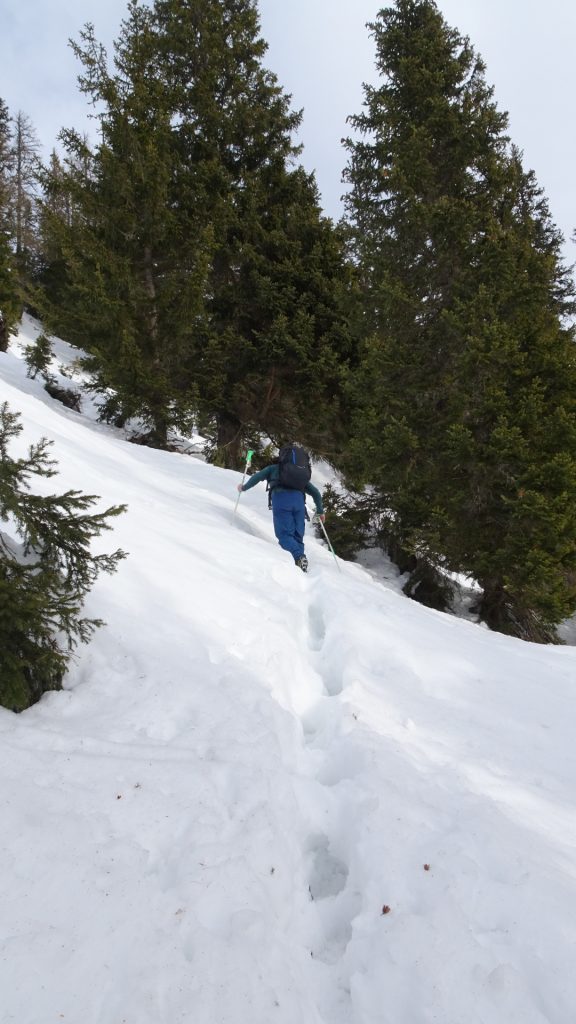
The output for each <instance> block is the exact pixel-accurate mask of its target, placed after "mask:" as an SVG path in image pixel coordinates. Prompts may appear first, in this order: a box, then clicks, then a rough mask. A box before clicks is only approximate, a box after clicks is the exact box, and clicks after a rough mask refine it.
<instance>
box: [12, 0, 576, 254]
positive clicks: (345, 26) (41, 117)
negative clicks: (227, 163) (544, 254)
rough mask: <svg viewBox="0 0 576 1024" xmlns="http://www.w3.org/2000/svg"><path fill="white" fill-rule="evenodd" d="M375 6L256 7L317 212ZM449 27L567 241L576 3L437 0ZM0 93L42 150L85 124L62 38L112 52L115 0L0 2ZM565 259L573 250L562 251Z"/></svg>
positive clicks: (572, 204) (334, 163)
mask: <svg viewBox="0 0 576 1024" xmlns="http://www.w3.org/2000/svg"><path fill="white" fill-rule="evenodd" d="M382 6H386V4H384V3H378V2H377V0H260V13H261V22H262V34H263V36H264V38H265V39H266V40H267V42H268V43H269V51H268V55H267V65H268V67H269V68H270V69H271V70H273V71H274V72H275V73H276V74H277V75H278V78H279V80H280V83H281V84H282V86H283V87H284V88H285V89H286V91H288V92H290V93H292V97H293V106H294V107H295V108H301V107H302V108H304V122H303V127H302V133H301V141H302V142H303V143H304V147H305V148H304V153H303V156H302V162H303V163H304V165H305V166H306V168H307V169H309V170H315V172H316V177H317V181H318V185H319V188H320V192H321V195H322V201H323V205H324V209H325V211H326V213H327V214H329V215H330V216H332V217H336V218H337V217H338V216H339V215H340V213H341V205H340V196H341V194H342V191H343V186H342V184H341V180H340V179H341V173H342V167H343V166H344V163H345V154H344V151H343V149H342V148H341V145H340V139H341V138H342V136H343V135H345V134H346V132H347V129H346V117H347V115H348V114H352V113H357V112H358V111H359V110H360V108H361V105H362V82H364V81H375V77H374V44H373V41H372V40H371V38H370V37H369V34H368V30H367V29H366V27H365V25H366V22H367V21H370V20H372V19H373V18H374V17H375V15H376V13H377V11H378V10H379V8H380V7H382ZM438 6H439V7H440V10H441V11H442V13H443V15H444V17H445V18H446V20H447V22H448V23H449V24H450V25H451V26H452V27H455V28H457V29H458V30H459V31H460V32H461V33H462V34H464V35H468V36H469V37H470V39H471V42H472V44H473V46H474V48H475V50H476V51H477V52H478V53H480V55H481V56H482V57H483V58H484V61H485V63H486V66H487V80H488V82H489V83H490V84H492V85H493V86H494V88H495V98H496V101H497V103H498V106H499V107H500V109H502V110H506V111H508V113H509V116H510V135H511V138H512V141H513V142H514V143H516V145H517V146H519V147H520V148H521V149H522V150H523V151H524V163H525V166H526V167H527V168H528V167H530V168H532V169H533V170H534V171H535V172H536V177H537V179H538V182H539V184H540V185H541V186H542V187H543V188H544V190H545V192H546V195H547V196H548V199H549V203H550V209H551V212H552V217H553V220H554V221H555V223H556V224H557V225H558V227H559V228H560V229H561V230H562V231H563V233H564V235H565V237H566V239H567V241H568V240H570V239H571V236H572V232H573V230H574V228H576V201H575V200H574V187H573V181H574V176H575V174H574V167H575V165H576V132H575V131H574V127H573V126H574V112H573V111H574V101H575V96H576V61H575V59H574V52H575V48H576V4H574V3H573V0H548V2H547V3H545V4H542V3H541V2H536V0H438ZM2 7H3V10H2V17H1V30H0V69H1V70H0V96H1V97H2V98H3V99H4V100H5V102H6V103H7V104H8V107H9V109H10V112H11V113H13V114H14V113H16V111H17V110H22V111H24V112H25V113H26V114H28V115H29V117H30V118H31V120H32V122H33V124H34V125H35V127H36V130H37V132H38V135H39V137H40V140H41V142H42V144H43V146H44V147H45V148H46V150H47V151H49V150H50V149H51V148H52V146H53V145H54V143H55V140H56V136H57V134H58V131H59V129H60V128H61V127H63V126H67V127H77V128H81V129H85V127H86V121H85V114H86V111H87V106H86V102H85V98H84V97H83V96H81V94H80V93H79V91H78V88H77V84H76V78H77V74H78V70H79V69H78V65H77V62H76V60H75V58H74V56H73V54H72V53H71V51H70V49H69V47H68V45H67V40H68V38H69V37H70V36H72V37H74V38H78V34H79V30H80V28H81V27H82V25H83V24H84V23H85V22H87V21H92V22H93V23H94V25H95V28H96V35H97V38H98V39H99V40H100V41H101V42H103V43H104V44H105V45H107V46H108V47H110V44H111V42H112V40H113V39H114V38H115V36H116V35H117V32H118V28H119V25H120V21H121V19H122V17H123V15H124V13H125V11H126V4H125V3H124V2H123V0H19V2H17V3H16V2H15V0H3V3H2ZM566 252H567V255H568V258H569V259H570V261H571V262H572V261H574V260H575V259H576V250H575V246H574V244H573V243H571V242H570V244H569V245H567V249H566Z"/></svg>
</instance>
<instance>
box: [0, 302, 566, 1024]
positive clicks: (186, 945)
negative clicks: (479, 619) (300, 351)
mask: <svg viewBox="0 0 576 1024" xmlns="http://www.w3.org/2000/svg"><path fill="white" fill-rule="evenodd" d="M38 331H39V325H38V324H35V323H34V322H33V321H31V320H30V319H29V318H28V317H25V318H24V325H23V329H22V331H21V333H20V338H19V341H14V342H13V343H12V345H11V347H10V351H9V352H8V353H0V394H2V397H3V398H4V397H5V398H6V399H7V401H8V402H9V404H10V407H11V408H12V409H15V410H16V409H17V410H19V411H20V413H21V416H22V420H21V423H22V428H23V430H22V434H21V435H20V436H19V437H18V439H16V440H15V441H14V444H13V445H10V454H11V455H12V456H14V457H17V456H19V455H24V453H25V451H26V450H27V447H28V445H29V444H32V443H33V442H37V441H38V439H39V438H40V437H42V436H44V437H48V438H51V439H52V440H53V441H54V448H53V452H52V454H53V456H54V458H55V459H56V460H57V463H58V466H57V468H58V475H57V477H55V478H54V479H50V480H46V479H43V478H35V479H34V480H32V481H31V488H32V491H33V493H42V494H48V493H55V492H56V493H62V492H63V491H66V490H69V489H73V490H79V491H82V492H84V493H88V494H98V495H100V496H101V498H100V501H99V502H98V508H99V509H104V508H106V507H108V506H110V505H112V504H119V503H124V502H125V503H127V505H128V510H127V512H126V514H125V515H122V516H119V517H118V518H117V519H116V520H115V521H114V523H113V524H111V525H113V530H112V531H111V532H110V533H107V534H106V535H104V536H103V537H102V538H99V539H98V540H97V541H96V542H95V547H96V546H97V548H98V550H101V551H113V550H114V549H115V548H116V547H122V548H123V549H124V550H126V551H128V552H129V555H128V558H127V559H126V560H125V561H123V562H122V563H121V564H120V566H119V569H118V572H117V573H116V574H115V575H114V576H112V577H110V576H106V575H103V576H101V577H100V578H99V579H98V581H97V583H96V585H95V587H94V588H93V590H92V591H91V592H90V594H89V595H88V598H87V601H86V608H85V611H86V614H87V615H88V616H90V617H95V618H102V619H103V620H105V622H106V623H107V625H106V626H104V627H103V628H102V629H100V630H98V631H97V633H96V635H95V636H94V638H93V640H92V642H91V644H90V645H89V646H88V647H85V646H82V647H81V648H80V649H79V650H78V651H77V652H76V654H75V656H74V658H73V659H72V660H71V664H70V671H69V673H68V674H67V677H66V680H65V690H64V692H62V693H52V694H45V695H44V697H43V699H42V700H41V701H40V703H39V704H37V705H35V707H33V708H31V709H29V710H28V711H26V712H24V713H23V714H21V715H15V714H13V713H12V712H9V711H6V710H4V709H3V708H0V822H1V832H0V948H1V950H2V955H1V956H0V993H1V1000H0V1004H1V1011H0V1014H1V1018H0V1019H1V1020H2V1024H59V1022H62V1024H121V1022H124V1024H177V1022H178V1024H352V1022H354V1024H391V1022H394V1024H430V1022H432V1021H436V1022H437V1024H519V1022H521V1024H573V1022H574V1019H575V1015H574V1007H575V1006H576V972H575V971H574V922H575V920H576V873H575V870H574V854H575V850H576V809H575V801H574V794H575V792H576V747H575V745H574V680H575V678H576V646H574V641H575V640H576V636H575V635H574V633H573V632H572V643H567V645H566V646H562V647H559V646H546V645H536V644H526V643H523V642H522V641H521V640H515V639H513V638H512V637H506V636H503V635H502V634H498V633H491V632H489V631H488V630H487V629H485V628H483V627H481V626H478V625H476V624H474V623H472V622H470V621H463V619H461V618H457V617H455V616H452V615H443V614H441V613H440V612H436V611H432V610H431V609H428V608H423V607H422V606H421V605H418V604H416V602H414V601H410V600H409V599H408V598H406V597H405V596H404V595H403V594H402V593H401V592H400V588H401V585H402V582H403V581H402V578H401V577H399V576H398V574H397V573H396V572H394V570H393V567H392V566H390V565H389V564H387V563H386V561H385V560H383V559H379V560H374V561H371V565H372V569H371V572H370V573H368V572H366V571H365V570H364V569H363V568H362V566H361V565H356V564H353V563H351V562H343V561H340V562H339V563H338V564H339V565H340V570H338V569H337V568H336V566H335V564H334V561H333V559H332V557H331V555H330V553H329V551H328V550H327V549H326V547H322V546H321V545H320V543H319V541H318V540H316V539H315V538H314V537H313V536H312V530H311V529H310V528H308V529H307V531H306V538H305V540H306V551H307V554H308V557H309V559H310V570H309V572H308V573H307V574H306V575H304V573H301V572H300V570H298V569H296V568H295V566H294V564H293V562H292V559H291V557H290V555H288V554H287V553H286V552H285V551H282V550H281V548H280V547H279V546H278V544H277V543H276V540H275V538H274V535H273V529H272V522H271V516H270V513H269V512H268V508H267V501H266V493H265V490H264V487H263V486H258V487H255V488H253V489H252V490H250V491H248V492H247V493H246V494H243V495H242V501H241V502H240V504H239V507H238V510H237V512H234V505H235V500H236V497H237V493H236V484H237V483H238V482H239V481H240V479H241V475H240V473H234V472H231V471H227V470H223V469H219V468H217V467H216V466H210V465H207V464H206V463H204V462H202V461H200V460H198V459H195V458H188V457H184V456H181V455H177V454H174V453H172V452H159V451H153V450H152V449H150V448H144V447H142V446H141V445H133V444H128V443H126V441H125V440H124V439H123V433H122V432H121V431H120V430H118V429H115V428H112V427H106V426H104V425H102V424H96V423H94V415H95V404H94V401H93V396H90V395H89V394H86V393H85V394H84V395H83V399H82V412H81V413H80V414H78V413H76V412H73V411H71V410H69V409H65V408H64V406H63V405H62V404H61V403H59V402H57V401H55V400H53V399H51V398H49V397H48V395H47V394H46V392H45V391H44V390H43V387H42V381H41V380H40V379H37V380H30V379H29V378H28V377H27V376H26V367H25V364H24V361H23V358H22V348H21V344H24V345H25V344H27V343H30V342H32V341H33V340H34V339H35V338H36V337H37V335H38ZM54 350H55V351H54V356H55V358H54V360H53V362H52V365H51V366H50V372H51V373H53V374H54V376H55V378H56V379H57V380H58V382H59V383H60V384H61V385H65V386H66V387H70V384H71V379H70V377H64V376H62V375H61V373H60V371H59V367H60V366H61V365H67V366H68V372H70V362H71V360H72V359H73V358H74V357H75V356H77V354H78V353H77V350H73V349H71V348H70V347H69V346H67V345H65V344H64V343H61V342H57V341H56V342H55V346H54ZM72 381H74V382H75V383H76V384H78V383H79V374H78V371H77V370H76V371H72ZM320 468H322V467H318V466H316V465H315V466H314V470H313V478H314V480H315V481H316V483H318V484H322V476H321V474H320V473H319V472H318V470H319V469H320ZM1 526H2V529H3V531H4V533H5V534H6V533H8V534H9V533H10V532H11V529H10V523H6V522H3V523H2V524H1ZM328 530H329V531H331V527H330V524H328ZM367 554H368V553H367ZM364 560H365V558H364ZM575 623H576V619H573V620H572V626H573V627H574V624H575ZM385 908H386V909H385Z"/></svg>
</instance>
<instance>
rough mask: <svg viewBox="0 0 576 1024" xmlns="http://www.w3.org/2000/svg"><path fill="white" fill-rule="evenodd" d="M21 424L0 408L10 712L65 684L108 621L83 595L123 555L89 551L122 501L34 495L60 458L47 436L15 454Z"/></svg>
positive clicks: (2, 680)
mask: <svg viewBox="0 0 576 1024" xmlns="http://www.w3.org/2000/svg"><path fill="white" fill-rule="evenodd" d="M21 429H22V427H21V425H20V424H19V423H18V416H17V414H16V413H13V412H11V411H10V409H9V408H8V405H7V404H6V403H4V404H3V405H2V406H0V523H3V524H4V528H3V529H2V530H0V704H1V705H2V706H3V707H6V708H9V709H10V710H12V711H22V710H23V709H24V708H26V707H29V706H30V704H33V703H34V702H35V701H37V700H39V698H40V697H41V695H42V693H44V692H45V691H46V690H57V689H60V687H61V684H62V679H63V677H64V674H65V671H66V666H67V664H68V661H69V658H70V653H71V651H72V650H73V649H74V647H75V646H76V645H77V643H78V642H82V643H86V642H87V641H88V640H89V639H90V637H91V635H92V633H93V631H94V629H95V628H96V627H97V626H99V625H102V623H101V622H100V620H97V619H88V618H83V617H82V605H83V602H84V598H85V597H86V594H87V593H88V591H89V590H90V589H91V587H92V584H93V583H94V581H95V580H96V578H97V576H98V574H99V573H100V572H114V571H115V569H116V567H117V563H118V561H119V559H121V558H123V557H124V552H122V551H116V552H114V553H113V554H111V555H105V554H104V555H92V554H91V552H90V541H91V539H92V538H93V537H96V536H98V534H100V533H101V531H102V530H106V529H109V528H110V523H109V519H110V517H113V516H117V515H119V514H120V513H121V512H123V511H124V506H120V505H117V506H113V507H111V508H109V509H107V510H106V511H105V512H99V513H89V512H88V511H87V510H88V509H89V508H90V507H91V506H92V505H93V504H94V502H95V501H96V500H97V499H96V497H95V496H94V495H86V494H82V493H81V492H80V491H66V492H65V493H64V494H51V495H48V496H41V495H38V494H33V493H31V491H30V484H29V479H30V477H31V476H32V475H39V476H43V477H51V476H54V474H55V470H54V461H53V460H52V459H51V458H50V457H49V455H48V446H49V443H48V442H47V441H46V440H42V441H40V442H39V443H38V444H35V445H32V446H31V447H30V450H29V453H28V455H27V456H26V457H23V458H14V457H12V455H11V454H10V452H9V445H10V443H11V441H12V440H13V439H14V438H15V437H16V436H17V435H18V433H19V432H20V431H21Z"/></svg>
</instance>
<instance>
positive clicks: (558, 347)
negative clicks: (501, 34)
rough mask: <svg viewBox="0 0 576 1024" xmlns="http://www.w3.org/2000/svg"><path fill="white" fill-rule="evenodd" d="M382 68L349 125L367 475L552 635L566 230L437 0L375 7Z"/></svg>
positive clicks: (441, 557)
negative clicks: (563, 236) (563, 241)
mask: <svg viewBox="0 0 576 1024" xmlns="http://www.w3.org/2000/svg"><path fill="white" fill-rule="evenodd" d="M371 30H372V33H373V35H374V38H375V41H376V49H377V67H378V69H379V71H380V74H381V76H382V80H381V83H380V84H379V85H377V86H375V87H367V88H366V93H365V95H366V104H365V111H364V112H363V113H362V114H361V115H359V116H357V117H355V118H352V119H351V121H352V124H353V126H354V127H355V128H356V129H357V131H358V132H359V137H358V138H356V139H350V140H348V143H347V145H348V149H349V152H350V162H349V165H348V169H347V175H348V179H349V181H350V184H351V191H350V193H349V196H348V199H347V209H348V213H349V217H350V221H351V226H352V231H353V236H354V249H355V258H356V260H357V262H358V264H359V271H360V277H361V280H362V283H363V287H364V303H365V311H366V316H365V323H366V332H365V334H366V337H365V342H364V351H363V359H362V366H361V369H360V371H359V373H358V375H357V377H356V381H355V395H354V399H355V402H356V428H355V438H354V442H353V445H352V448H351V454H353V460H352V462H353V464H354V466H355V475H356V482H369V483H371V484H373V485H375V487H376V488H377V490H378V492H379V494H380V496H381V503H382V508H383V509H385V510H386V514H387V515H388V517H389V523H390V529H391V531H392V532H393V533H395V535H396V537H397V538H398V539H399V540H400V542H401V543H402V544H403V545H404V546H408V547H410V548H411V549H412V550H413V551H415V552H417V553H418V554H419V555H420V556H425V557H426V558H428V559H429V560H430V561H431V562H432V564H433V565H436V566H440V567H444V568H447V569H450V570H454V571H457V572H464V573H468V574H471V575H474V576H475V578H476V579H477V581H478V582H479V583H480V585H481V587H482V589H483V597H482V601H481V614H482V616H483V617H484V618H485V619H486V621H488V622H489V624H490V625H492V626H494V627H495V628H500V629H503V630H506V631H509V632H512V633H514V634H516V635H519V636H524V637H526V638H532V639H536V640H546V639H550V638H551V637H553V635H554V632H553V627H554V624H555V623H557V622H558V621H560V620H561V619H562V618H563V617H564V616H565V615H567V614H569V613H570V612H571V611H572V610H573V609H574V607H575V606H576V591H575V588H574V584H573V580H574V569H575V567H576V517H575V515H574V511H573V510H574V509H575V508H576V503H575V498H576V493H575V487H576V408H575V404H574V401H575V396H576V378H575V364H574V345H573V337H572V332H571V330H570V328H569V327H568V326H567V323H568V320H567V318H568V317H569V316H570V314H571V313H572V312H573V305H572V302H573V294H572V286H571V283H570V279H569V275H568V273H567V271H566V269H565V268H564V267H563V265H562V261H561V258H560V245H561V237H560V235H559V233H558V232H557V230H556V229H555V228H554V225H553V224H552V223H551V220H550V216H549V213H548V210H547V207H546V204H545V202H544V200H543V198H542V195H541V192H540V191H539V189H538V188H537V185H536V183H535V180H534V176H533V175H531V174H527V173H526V172H524V170H523V168H522V164H521V159H520V156H519V154H518V153H517V152H516V151H515V150H513V149H511V148H510V146H509V140H508V138H507V136H506V134H505V132H506V128H507V119H506V115H504V114H502V113H500V112H499V111H498V109H497V107H496V104H495V103H494V101H493V98H492V90H491V89H490V88H489V87H488V86H487V85H486V82H485V77H484V72H485V69H484V65H483V63H482V61H481V60H480V58H479V57H477V56H476V55H475V53H474V51H473V49H472V47H471V45H470V43H469V41H468V40H467V39H463V38H462V37H461V36H460V35H459V34H458V32H456V31H455V30H453V29H450V28H449V27H448V26H447V25H446V23H445V22H444V20H443V18H442V16H441V15H440V13H439V11H438V9H437V7H436V5H435V4H434V3H433V2H431V0H397V2H396V4H395V5H394V7H390V8H387V9H385V10H383V11H381V12H380V14H379V15H378V18H377V20H376V21H375V22H374V24H373V25H372V26H371Z"/></svg>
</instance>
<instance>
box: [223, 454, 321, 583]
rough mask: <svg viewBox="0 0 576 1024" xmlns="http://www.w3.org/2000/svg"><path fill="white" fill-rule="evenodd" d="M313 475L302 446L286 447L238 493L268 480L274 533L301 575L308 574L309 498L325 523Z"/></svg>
mask: <svg viewBox="0 0 576 1024" xmlns="http://www.w3.org/2000/svg"><path fill="white" fill-rule="evenodd" d="M311 475H312V470H311V466H310V457H309V455H308V452H306V451H305V450H304V448H301V447H300V446H299V445H284V446H283V447H282V448H281V449H280V451H279V453H278V458H277V459H274V461H273V462H271V463H270V465H268V466H265V467H264V469H261V470H259V472H258V473H253V474H252V476H251V477H249V478H248V480H247V481H246V483H245V484H238V490H239V491H240V492H242V491H249V490H250V488H251V487H255V486H256V484H259V483H261V482H262V481H263V480H266V482H267V484H268V489H269V490H270V491H271V498H272V517H273V522H274V533H275V534H276V538H277V540H278V543H279V545H280V547H281V548H283V549H284V551H289V552H290V554H291V555H292V558H293V559H294V562H295V564H296V565H297V566H298V568H299V569H302V572H307V571H308V559H307V558H306V555H305V553H304V528H305V520H306V495H307V494H309V495H310V497H311V498H312V499H313V501H314V504H315V506H316V513H317V515H318V516H319V518H320V519H321V520H322V522H324V507H323V505H322V495H321V494H320V491H319V490H318V488H317V487H315V486H314V484H313V483H312V482H311V480H310V477H311Z"/></svg>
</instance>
